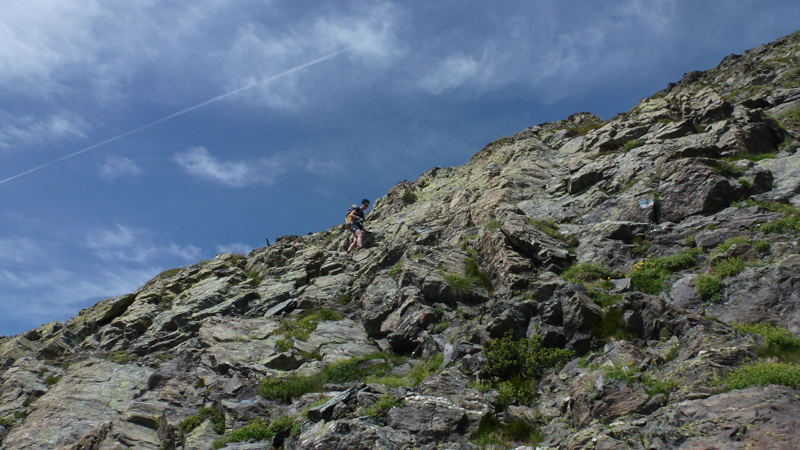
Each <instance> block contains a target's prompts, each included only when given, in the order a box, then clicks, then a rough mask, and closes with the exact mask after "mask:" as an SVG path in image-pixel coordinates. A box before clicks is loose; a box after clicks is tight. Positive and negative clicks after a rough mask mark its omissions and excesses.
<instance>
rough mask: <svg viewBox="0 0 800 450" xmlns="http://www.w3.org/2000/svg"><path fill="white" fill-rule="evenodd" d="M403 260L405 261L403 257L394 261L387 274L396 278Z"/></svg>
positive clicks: (401, 267) (401, 268)
mask: <svg viewBox="0 0 800 450" xmlns="http://www.w3.org/2000/svg"><path fill="white" fill-rule="evenodd" d="M405 262H406V260H405V259H401V260H400V261H397V262H396V263H394V265H393V266H392V267H391V268H390V269H389V271H388V272H387V273H388V275H389V276H390V277H392V278H394V279H397V277H399V276H400V272H401V271H402V270H403V264H404V263H405Z"/></svg>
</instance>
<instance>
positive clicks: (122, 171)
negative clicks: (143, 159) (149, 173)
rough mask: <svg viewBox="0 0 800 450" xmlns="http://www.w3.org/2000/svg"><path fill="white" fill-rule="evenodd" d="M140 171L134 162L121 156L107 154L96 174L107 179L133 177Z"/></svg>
mask: <svg viewBox="0 0 800 450" xmlns="http://www.w3.org/2000/svg"><path fill="white" fill-rule="evenodd" d="M142 173H143V171H142V169H141V168H139V166H137V165H136V163H135V162H133V161H131V160H130V159H128V158H125V157H123V156H107V157H106V159H105V161H104V162H103V165H102V166H100V170H99V171H98V175H100V177H102V178H105V179H107V180H116V179H118V178H129V177H135V176H138V175H141V174H142Z"/></svg>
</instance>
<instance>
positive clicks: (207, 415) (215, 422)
mask: <svg viewBox="0 0 800 450" xmlns="http://www.w3.org/2000/svg"><path fill="white" fill-rule="evenodd" d="M206 419H208V420H209V421H211V424H212V428H213V430H214V431H215V432H216V433H217V434H222V433H224V432H225V416H223V415H222V414H221V413H220V411H219V409H217V408H207V407H202V408H200V410H199V411H198V413H197V414H194V415H191V416H189V417H187V418H185V419H183V420H182V421H180V423H178V429H180V430H181V432H182V433H183V434H186V433H188V432H190V431H192V430H194V429H195V428H197V427H198V426H199V425H200V424H201V423H203V422H204V421H205V420H206Z"/></svg>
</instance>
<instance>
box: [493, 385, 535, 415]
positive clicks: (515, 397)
mask: <svg viewBox="0 0 800 450" xmlns="http://www.w3.org/2000/svg"><path fill="white" fill-rule="evenodd" d="M493 388H494V389H496V390H497V397H496V399H495V401H494V403H495V406H496V407H497V410H498V411H502V410H504V409H506V408H507V407H508V405H510V404H512V403H518V404H521V405H526V404H530V403H531V402H533V399H534V397H535V396H536V387H535V386H534V381H533V380H530V379H524V378H519V377H513V378H511V379H510V380H503V381H501V382H499V383H496V384H494V385H493Z"/></svg>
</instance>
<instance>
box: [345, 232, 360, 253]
mask: <svg viewBox="0 0 800 450" xmlns="http://www.w3.org/2000/svg"><path fill="white" fill-rule="evenodd" d="M357 241H358V239H357V238H356V233H355V232H353V242H351V243H350V247H347V253H350V252H352V251H353V249H354V248H355V246H356V243H357Z"/></svg>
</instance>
